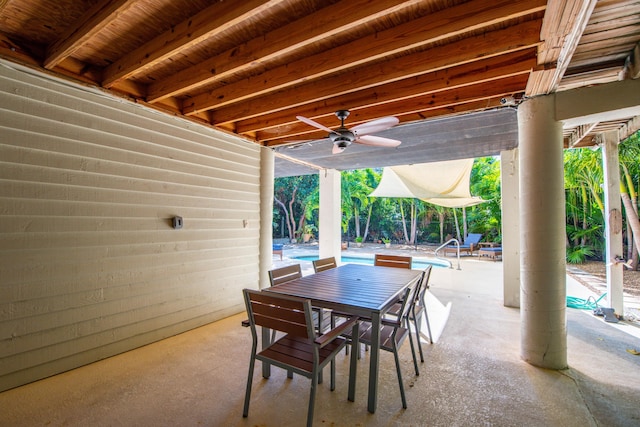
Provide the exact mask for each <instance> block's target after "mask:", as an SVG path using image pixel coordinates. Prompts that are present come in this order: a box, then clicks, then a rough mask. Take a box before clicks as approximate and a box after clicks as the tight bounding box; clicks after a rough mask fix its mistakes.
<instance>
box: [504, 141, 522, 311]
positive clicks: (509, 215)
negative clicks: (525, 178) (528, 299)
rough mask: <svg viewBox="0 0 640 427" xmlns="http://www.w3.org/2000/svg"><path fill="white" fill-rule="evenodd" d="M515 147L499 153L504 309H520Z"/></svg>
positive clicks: (516, 157) (518, 224)
mask: <svg viewBox="0 0 640 427" xmlns="http://www.w3.org/2000/svg"><path fill="white" fill-rule="evenodd" d="M518 154H519V151H518V149H517V148H514V149H513V150H509V151H503V152H501V153H500V181H501V185H500V189H501V193H502V194H501V198H502V207H501V210H502V287H503V300H504V305H505V307H516V308H517V307H520V187H519V181H518V178H519V169H518V157H519V156H518Z"/></svg>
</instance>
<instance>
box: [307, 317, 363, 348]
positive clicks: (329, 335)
mask: <svg viewBox="0 0 640 427" xmlns="http://www.w3.org/2000/svg"><path fill="white" fill-rule="evenodd" d="M359 320H360V318H359V317H352V318H350V319H349V320H347V321H346V322H343V323H341V324H340V325H338V326H336V327H335V328H333V329H331V330H330V331H328V332H326V333H324V334H322V335H320V336H319V337H317V338H316V339H315V340H314V342H315V343H316V344H318V345H319V346H320V348H322V347H324V346H325V345H327V344H329V343H330V342H331V341H333V340H334V339H335V338H336V337H338V336H340V335H342V334H343V333H344V331H346V330H347V329H348V328H351V327H353V325H354V324H355V323H356V322H358V321H359Z"/></svg>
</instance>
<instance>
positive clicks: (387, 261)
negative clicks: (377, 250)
mask: <svg viewBox="0 0 640 427" xmlns="http://www.w3.org/2000/svg"><path fill="white" fill-rule="evenodd" d="M411 260H412V258H411V257H410V256H401V255H386V254H375V258H374V260H373V265H377V266H380V267H396V268H407V269H409V270H410V269H411Z"/></svg>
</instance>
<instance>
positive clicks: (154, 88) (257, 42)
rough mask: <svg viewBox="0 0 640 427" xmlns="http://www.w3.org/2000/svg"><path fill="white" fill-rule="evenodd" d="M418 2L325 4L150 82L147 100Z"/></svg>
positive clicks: (218, 77)
mask: <svg viewBox="0 0 640 427" xmlns="http://www.w3.org/2000/svg"><path fill="white" fill-rule="evenodd" d="M421 1H422V0H410V1H404V2H392V3H388V2H372V1H370V0H358V1H343V2H340V3H336V4H334V5H330V6H327V7H324V8H322V9H320V10H318V11H317V12H315V13H312V14H310V15H306V16H304V17H303V18H301V19H299V20H297V21H294V22H291V23H290V24H288V25H284V26H282V27H280V28H278V29H276V30H274V31H272V32H270V33H267V34H265V35H263V36H260V37H257V38H255V39H253V40H250V41H248V42H246V43H243V44H241V45H239V46H234V47H233V48H232V49H229V50H227V51H226V52H223V53H221V54H219V55H216V56H214V57H212V58H209V59H207V60H206V61H203V62H201V63H199V64H197V65H194V66H193V67H190V68H187V69H185V70H181V71H180V72H178V73H176V74H174V75H173V76H170V77H167V78H165V79H162V80H160V81H158V82H156V83H152V84H151V85H149V91H148V95H147V102H152V103H153V102H157V101H159V100H162V99H164V98H167V97H169V96H176V95H180V94H182V93H185V92H189V91H192V90H194V89H197V88H199V87H202V86H206V85H211V84H213V83H216V82H221V81H223V80H225V79H227V78H229V76H231V75H233V74H236V73H240V72H243V71H246V70H249V69H252V68H256V67H257V66H259V65H261V64H262V63H263V62H266V61H271V60H273V59H275V58H278V57H284V56H286V55H288V54H290V53H292V52H295V51H297V50H299V49H302V48H305V47H307V46H309V45H310V44H312V43H317V42H318V41H321V40H322V39H324V38H327V37H331V36H335V35H337V34H340V33H344V32H345V31H349V30H351V29H352V28H355V27H358V26H361V25H365V24H367V23H368V22H370V21H373V20H376V19H379V18H380V17H382V16H385V15H388V14H391V13H395V12H397V11H399V10H401V9H403V8H406V7H409V6H412V5H414V4H416V3H420V2H421Z"/></svg>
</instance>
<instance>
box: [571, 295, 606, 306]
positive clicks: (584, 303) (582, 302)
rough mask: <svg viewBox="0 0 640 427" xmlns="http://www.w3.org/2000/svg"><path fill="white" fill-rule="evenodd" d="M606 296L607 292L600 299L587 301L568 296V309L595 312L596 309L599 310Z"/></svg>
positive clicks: (592, 298)
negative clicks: (600, 303) (601, 301)
mask: <svg viewBox="0 0 640 427" xmlns="http://www.w3.org/2000/svg"><path fill="white" fill-rule="evenodd" d="M606 295H607V293H606V292H605V293H604V294H602V295H601V296H600V298H598V299H595V298H594V297H589V298H587V299H586V300H585V299H582V298H577V297H572V296H567V307H570V308H577V309H579V310H595V309H596V308H598V303H599V302H600V300H601V299H602V298H604V297H605V296H606Z"/></svg>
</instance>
